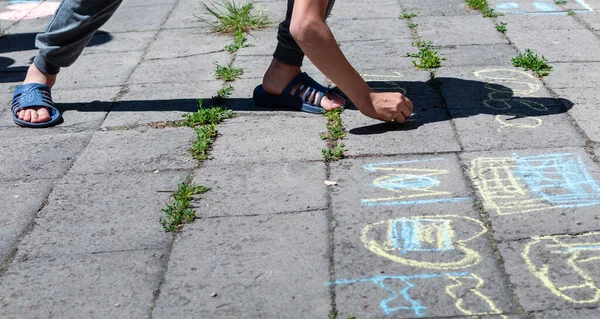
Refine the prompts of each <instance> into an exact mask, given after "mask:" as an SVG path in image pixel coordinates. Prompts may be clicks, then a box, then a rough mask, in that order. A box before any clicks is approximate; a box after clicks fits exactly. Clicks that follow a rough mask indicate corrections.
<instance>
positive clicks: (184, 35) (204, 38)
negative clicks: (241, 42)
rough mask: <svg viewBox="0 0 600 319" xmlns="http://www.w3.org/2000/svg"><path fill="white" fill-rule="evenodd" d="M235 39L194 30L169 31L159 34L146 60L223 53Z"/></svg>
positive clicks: (199, 56)
mask: <svg viewBox="0 0 600 319" xmlns="http://www.w3.org/2000/svg"><path fill="white" fill-rule="evenodd" d="M232 39H233V38H232V37H231V36H227V35H215V34H212V33H209V32H206V31H198V30H194V29H167V30H162V31H160V32H159V33H158V35H157V38H156V40H155V41H153V42H152V44H151V45H150V47H149V48H148V52H147V53H146V56H145V57H144V59H145V60H152V59H172V58H177V57H191V56H195V57H196V58H197V59H198V60H201V59H202V55H204V54H208V53H215V52H219V51H222V50H223V48H224V47H225V46H226V45H229V44H230V43H232V41H233V40H232Z"/></svg>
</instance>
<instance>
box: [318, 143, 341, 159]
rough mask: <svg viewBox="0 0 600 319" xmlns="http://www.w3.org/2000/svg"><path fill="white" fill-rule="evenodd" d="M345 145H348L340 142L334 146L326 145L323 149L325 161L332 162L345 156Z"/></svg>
mask: <svg viewBox="0 0 600 319" xmlns="http://www.w3.org/2000/svg"><path fill="white" fill-rule="evenodd" d="M344 147H346V145H344V143H340V144H338V145H337V146H336V147H334V148H330V147H326V148H324V149H322V150H321V152H322V153H323V160H324V161H325V162H332V161H337V160H340V159H342V158H344Z"/></svg>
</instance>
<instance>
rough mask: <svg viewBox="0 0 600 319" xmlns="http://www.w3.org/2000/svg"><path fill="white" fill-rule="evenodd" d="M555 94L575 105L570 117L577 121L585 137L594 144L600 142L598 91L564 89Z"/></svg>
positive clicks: (594, 89)
mask: <svg viewBox="0 0 600 319" xmlns="http://www.w3.org/2000/svg"><path fill="white" fill-rule="evenodd" d="M555 92H556V93H557V94H558V95H559V96H560V97H561V98H563V99H565V100H568V101H570V102H571V103H573V107H572V108H571V109H570V110H569V115H570V116H571V117H572V118H573V119H574V120H575V123H577V126H579V128H580V129H581V130H582V131H583V133H584V134H585V136H586V137H587V138H589V139H590V140H591V141H592V142H597V143H598V142H600V128H599V127H598V122H597V120H596V119H598V116H600V109H598V105H597V101H598V99H600V92H598V89H597V88H564V89H555Z"/></svg>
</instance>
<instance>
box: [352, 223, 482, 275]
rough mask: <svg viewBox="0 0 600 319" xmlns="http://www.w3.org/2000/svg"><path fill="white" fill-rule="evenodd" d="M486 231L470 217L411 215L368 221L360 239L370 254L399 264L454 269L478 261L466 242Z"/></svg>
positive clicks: (477, 255) (478, 256)
mask: <svg viewBox="0 0 600 319" xmlns="http://www.w3.org/2000/svg"><path fill="white" fill-rule="evenodd" d="M455 229H460V230H461V231H460V233H459V234H456V232H455ZM467 230H468V231H467ZM486 231H487V229H486V227H485V226H484V225H483V223H481V221H479V220H477V219H474V218H471V217H466V216H457V215H441V216H415V217H408V218H396V219H390V220H385V221H380V222H376V223H372V224H369V225H367V226H366V227H365V228H364V229H363V230H362V232H361V236H360V240H361V241H362V243H363V244H364V245H365V247H366V248H367V249H368V250H370V251H371V252H373V253H374V254H376V255H378V256H381V257H384V258H387V259H390V260H392V261H395V262H398V263H401V264H405V265H408V266H413V267H420V268H427V269H438V270H456V269H463V268H466V267H470V266H473V265H476V264H478V263H479V262H480V261H481V256H480V255H479V253H478V252H477V251H475V250H473V249H471V248H469V247H467V244H468V242H469V241H471V240H473V239H475V238H477V237H479V236H481V235H483V234H484V233H485V232H486ZM465 234H467V235H465Z"/></svg>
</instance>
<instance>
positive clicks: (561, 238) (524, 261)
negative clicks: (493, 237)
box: [499, 233, 600, 318]
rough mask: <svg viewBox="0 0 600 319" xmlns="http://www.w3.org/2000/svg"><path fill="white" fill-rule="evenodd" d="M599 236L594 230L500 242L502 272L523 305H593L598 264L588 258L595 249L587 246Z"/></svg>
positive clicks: (599, 271) (542, 307) (538, 307)
mask: <svg viewBox="0 0 600 319" xmlns="http://www.w3.org/2000/svg"><path fill="white" fill-rule="evenodd" d="M599 237H600V235H599V234H598V233H586V234H580V235H552V236H536V237H532V238H527V239H524V240H520V241H513V242H508V243H502V244H500V245H499V249H500V253H501V254H502V256H503V258H504V265H505V269H506V272H507V273H508V275H509V279H510V281H511V283H512V287H513V290H514V292H515V294H516V296H517V298H518V299H519V301H520V303H521V305H522V306H523V308H524V309H525V310H527V311H536V310H545V309H565V310H566V309H568V308H583V307H587V308H591V307H597V306H598V293H597V291H598V281H597V280H598V276H599V275H600V267H599V264H598V263H595V262H591V261H592V260H595V259H597V257H595V256H594V255H597V251H598V248H597V246H591V248H590V246H589V245H596V243H597V242H598V238H599ZM594 247H595V248H594ZM565 310H563V311H561V312H562V313H563V314H564V311H565ZM570 311H571V312H573V313H576V312H575V311H574V310H573V309H570ZM588 314H589V312H588ZM581 315H583V317H577V318H592V317H586V316H585V315H586V313H585V312H582V313H581ZM540 317H541V318H544V317H547V318H552V315H551V313H550V316H537V318H540ZM560 318H565V317H560Z"/></svg>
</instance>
